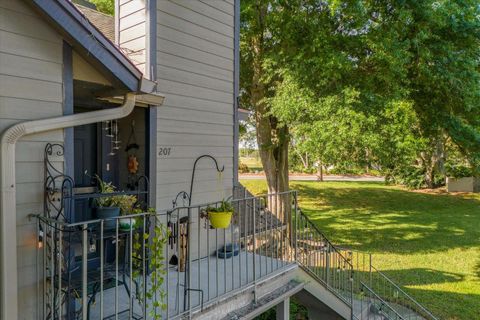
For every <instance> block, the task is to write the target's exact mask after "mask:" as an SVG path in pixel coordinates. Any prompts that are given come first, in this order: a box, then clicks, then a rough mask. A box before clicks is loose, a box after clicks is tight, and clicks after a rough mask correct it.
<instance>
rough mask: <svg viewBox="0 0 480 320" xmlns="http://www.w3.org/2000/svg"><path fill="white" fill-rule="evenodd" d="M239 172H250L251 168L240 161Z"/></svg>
mask: <svg viewBox="0 0 480 320" xmlns="http://www.w3.org/2000/svg"><path fill="white" fill-rule="evenodd" d="M238 172H240V173H249V172H250V169H249V168H248V166H247V165H246V164H245V163H243V162H242V161H239V163H238Z"/></svg>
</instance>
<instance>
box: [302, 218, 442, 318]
mask: <svg viewBox="0 0 480 320" xmlns="http://www.w3.org/2000/svg"><path fill="white" fill-rule="evenodd" d="M295 239H296V241H295V259H296V261H297V263H298V264H299V265H300V267H301V268H302V269H303V270H304V271H305V272H307V273H308V274H309V275H310V276H311V277H312V278H314V279H315V280H316V281H317V282H319V283H321V284H322V285H323V286H324V287H326V288H327V289H328V290H329V291H330V292H332V293H333V294H334V295H335V296H336V297H337V298H339V299H341V300H342V301H343V302H345V303H346V304H347V305H348V306H349V307H350V310H351V315H350V318H351V319H353V320H438V319H437V318H436V317H435V316H433V315H432V313H431V312H430V311H428V310H427V309H426V308H425V307H424V306H422V305H421V304H420V303H418V302H417V301H416V300H415V299H413V298H412V297H411V296H410V295H409V294H407V293H406V292H405V291H404V290H402V289H401V288H400V287H399V286H398V285H397V284H395V283H394V282H393V281H392V280H391V279H390V278H388V277H387V276H386V275H385V274H384V273H382V272H381V271H379V270H378V269H377V268H375V266H374V265H373V264H372V257H371V255H369V254H364V253H359V252H353V251H351V250H347V249H342V248H339V247H337V246H334V245H333V244H332V243H331V242H330V241H329V240H328V239H327V237H325V235H324V234H323V233H322V232H321V231H320V230H319V229H318V228H317V227H316V226H315V225H314V224H313V223H312V222H311V221H310V219H309V218H308V217H307V216H306V215H305V214H304V213H303V212H302V211H301V210H300V209H297V211H296V216H295Z"/></svg>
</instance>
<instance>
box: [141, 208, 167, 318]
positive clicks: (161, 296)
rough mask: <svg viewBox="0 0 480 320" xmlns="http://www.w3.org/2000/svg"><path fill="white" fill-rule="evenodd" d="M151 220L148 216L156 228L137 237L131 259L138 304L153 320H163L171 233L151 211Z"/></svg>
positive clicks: (143, 231) (152, 210) (153, 227)
mask: <svg viewBox="0 0 480 320" xmlns="http://www.w3.org/2000/svg"><path fill="white" fill-rule="evenodd" d="M148 212H149V213H151V216H148V215H147V216H145V219H147V218H150V217H151V218H152V219H151V220H150V221H154V223H155V225H154V226H152V227H150V228H148V227H147V228H148V229H147V230H142V231H141V232H137V233H135V235H134V241H133V247H132V249H133V250H132V251H133V256H132V259H133V261H132V266H133V271H132V277H133V278H134V279H138V280H137V281H136V283H137V284H138V285H137V286H136V297H137V299H138V301H139V302H140V303H141V304H142V305H143V306H144V307H145V308H146V309H147V310H148V312H149V318H150V319H155V320H157V319H161V318H162V316H161V313H162V311H165V310H166V309H167V304H166V302H165V301H166V298H167V293H166V291H165V288H164V284H165V276H166V273H167V270H166V268H165V262H166V257H165V246H166V244H167V241H168V237H169V231H168V229H167V227H166V226H165V225H164V224H162V223H160V222H159V221H158V219H157V217H156V216H155V209H152V208H150V209H149V210H148ZM143 248H145V255H146V257H145V259H146V262H147V263H146V264H145V268H146V270H145V273H146V274H148V278H149V281H148V285H147V287H146V290H145V281H143V279H142V271H143V251H144V250H143Z"/></svg>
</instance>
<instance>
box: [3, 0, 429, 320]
mask: <svg viewBox="0 0 480 320" xmlns="http://www.w3.org/2000/svg"><path fill="white" fill-rule="evenodd" d="M239 21H240V15H239V1H238V0H235V1H234V0H225V1H220V0H218V1H217V0H202V1H200V0H199V1H190V0H157V1H155V0H150V1H148V0H117V1H116V2H115V16H114V17H110V16H107V15H104V14H102V13H100V12H98V11H96V9H95V6H93V5H91V4H90V3H89V2H88V1H86V0H82V1H73V2H71V1H68V0H55V1H51V0H29V1H26V0H0V132H1V134H2V136H1V148H2V151H1V157H0V166H1V171H0V174H1V207H0V219H1V220H0V221H1V232H0V233H1V242H0V244H1V252H0V253H1V254H0V257H1V259H0V262H1V278H0V279H1V280H0V286H1V305H0V310H1V319H2V320H12V319H29V320H30V319H119V318H120V319H157V318H171V319H173V318H185V317H188V318H193V317H194V318H204V319H220V318H252V317H254V316H255V315H258V314H260V313H262V312H264V311H265V310H267V309H269V308H271V307H274V306H277V311H278V312H277V317H278V318H282V317H283V318H288V306H289V304H288V301H289V298H290V297H291V296H293V295H297V296H299V297H301V300H302V302H303V303H304V304H305V305H306V306H307V307H308V308H309V310H310V313H311V316H312V318H315V317H320V316H321V317H323V318H325V319H403V318H402V316H401V315H400V313H402V312H404V313H405V312H406V311H405V310H408V312H410V315H412V314H413V315H418V316H419V318H418V319H435V318H434V317H433V316H431V315H430V313H429V312H428V311H427V310H426V309H425V308H424V307H422V306H420V305H419V304H418V303H416V302H415V301H414V300H412V299H411V298H410V297H409V296H408V295H406V294H405V293H404V292H403V291H402V290H401V289H400V287H397V286H396V285H395V284H394V283H393V282H391V281H390V280H389V279H388V278H385V279H387V280H385V279H383V278H382V279H383V285H387V286H389V288H392V291H391V292H394V297H393V298H392V296H380V295H378V294H377V293H376V291H375V290H376V287H375V283H371V282H367V281H366V280H365V279H367V278H369V279H370V280H371V279H372V268H371V265H370V266H369V267H370V268H369V267H368V266H366V265H363V270H361V272H354V271H355V270H354V265H355V261H356V260H355V258H354V256H353V255H352V253H351V252H350V251H345V250H344V251H342V250H340V249H338V248H336V247H335V246H334V245H332V244H331V243H330V242H329V241H328V239H326V238H325V237H324V236H323V235H322V234H321V232H320V231H319V230H317V229H316V228H315V227H314V226H313V224H311V222H310V221H309V220H308V218H307V217H306V216H304V215H303V214H302V213H301V211H300V210H299V208H298V205H297V203H296V193H295V192H293V191H292V192H288V193H283V194H278V195H265V196H252V195H250V194H248V192H247V191H246V190H242V189H241V188H240V187H239V186H238V181H237V167H238V158H237V145H238V144H237V138H238V127H237V124H238V119H239V117H240V115H239V113H238V106H237V99H236V97H237V96H238V79H239V63H238V62H239V53H238V50H239V23H240V22H239ZM99 180H101V181H106V182H110V183H111V185H103V187H102V184H101V183H99V182H100V181H99ZM111 186H115V190H111V189H110V190H109V192H110V193H112V192H113V193H114V194H113V195H108V194H106V192H105V191H107V189H108V188H109V187H111ZM231 196H233V198H232V201H231V202H232V203H233V207H234V214H233V219H232V222H231V223H230V224H229V226H228V227H227V228H223V229H220V228H212V226H213V222H212V218H211V217H210V218H209V215H210V213H206V212H207V211H208V209H207V208H208V207H212V206H213V207H215V206H219V205H221V203H220V202H219V201H220V200H222V199H225V198H228V197H231ZM132 197H133V198H132ZM128 199H130V200H132V199H134V202H137V203H138V206H139V210H140V212H135V213H130V212H128V213H127V215H123V216H122V217H119V216H118V214H119V211H118V210H117V211H116V213H114V215H113V216H105V215H100V213H102V214H108V212H110V213H109V214H112V211H108V210H103V211H102V210H99V209H102V208H104V207H108V204H107V202H108V201H117V206H110V207H111V208H118V207H119V206H120V204H118V203H119V202H120V200H122V201H123V200H128ZM102 200H103V201H102ZM104 200H108V201H107V202H105V201H104ZM95 207H97V208H96V209H95ZM148 208H155V210H154V211H153V212H151V210H150V211H149V210H148ZM210 210H211V209H210ZM113 211H115V210H113ZM115 214H116V215H115ZM125 224H126V227H125ZM211 224H212V226H211ZM157 227H158V229H157ZM165 228H168V231H169V233H167V232H166V231H165V230H166V229H165ZM162 237H163V238H162ZM155 246H157V247H155ZM159 247H160V248H161V250H159V249H158V248H159ZM154 248H157V249H154ZM173 257H175V259H174V258H173ZM357 258H358V256H357ZM356 265H357V267H358V263H357V264H356ZM366 270H369V271H368V272H367V271H366ZM357 274H358V275H364V277H361V276H357ZM366 275H368V277H367V276H366ZM375 275H377V276H378V277H383V276H384V275H382V274H381V273H379V272H377V273H375ZM385 283H387V284H385ZM367 285H369V286H367ZM397 306H401V307H398V308H397ZM382 308H383V309H382ZM400 308H403V309H400ZM420 315H421V317H420ZM323 318H322V319H323ZM409 319H413V317H410V318H409Z"/></svg>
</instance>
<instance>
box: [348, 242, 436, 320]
mask: <svg viewBox="0 0 480 320" xmlns="http://www.w3.org/2000/svg"><path fill="white" fill-rule="evenodd" d="M341 251H342V252H343V254H344V255H345V256H347V257H349V260H350V261H351V264H352V266H353V269H354V271H355V274H356V276H355V281H354V282H355V285H354V287H355V288H357V289H358V288H361V287H362V285H363V284H365V285H368V287H369V288H370V289H371V290H373V291H374V292H375V293H376V294H377V295H378V296H379V297H381V298H382V299H383V300H384V301H385V302H386V303H388V304H389V305H390V306H391V308H392V309H394V310H397V311H398V312H399V313H400V314H402V317H403V319H405V320H425V319H426V320H438V318H436V317H435V316H434V315H433V314H432V313H431V312H430V311H429V310H428V309H427V308H426V307H424V306H423V305H421V304H420V303H419V302H418V301H416V300H415V299H414V298H413V297H412V296H410V295H409V294H408V293H406V292H405V291H404V290H403V289H402V288H401V287H400V286H399V285H397V284H396V283H395V282H394V281H393V280H392V279H390V278H389V277H388V276H387V275H386V274H385V273H383V272H382V271H380V270H378V269H377V268H376V267H375V266H374V265H373V258H372V255H371V254H370V253H364V252H357V251H352V250H348V249H341Z"/></svg>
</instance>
